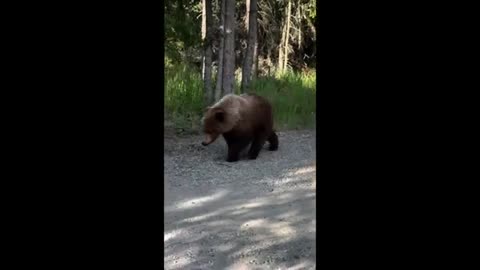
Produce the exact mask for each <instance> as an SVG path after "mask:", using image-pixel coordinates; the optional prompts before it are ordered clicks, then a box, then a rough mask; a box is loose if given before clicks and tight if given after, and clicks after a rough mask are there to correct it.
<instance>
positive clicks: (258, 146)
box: [248, 137, 266, 159]
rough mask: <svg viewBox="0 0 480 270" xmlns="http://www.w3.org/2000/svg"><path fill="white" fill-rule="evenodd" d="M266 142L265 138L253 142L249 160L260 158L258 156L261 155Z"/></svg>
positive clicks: (258, 138)
mask: <svg viewBox="0 0 480 270" xmlns="http://www.w3.org/2000/svg"><path fill="white" fill-rule="evenodd" d="M265 141H266V140H265V138H264V137H257V138H255V139H254V140H253V142H252V145H251V146H250V150H249V151H248V158H249V159H256V158H257V157H258V154H259V153H260V150H262V147H263V145H264V144H265Z"/></svg>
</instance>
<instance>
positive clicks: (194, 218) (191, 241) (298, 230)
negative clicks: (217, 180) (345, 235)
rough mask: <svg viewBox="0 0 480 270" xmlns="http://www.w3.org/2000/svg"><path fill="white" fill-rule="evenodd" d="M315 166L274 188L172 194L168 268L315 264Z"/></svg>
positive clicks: (167, 234) (167, 217)
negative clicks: (181, 195) (179, 195)
mask: <svg viewBox="0 0 480 270" xmlns="http://www.w3.org/2000/svg"><path fill="white" fill-rule="evenodd" d="M314 171H315V170H314V168H313V170H312V169H311V167H310V168H299V169H298V170H297V172H295V173H291V172H290V178H288V179H286V180H285V181H284V182H282V183H279V184H278V186H276V187H274V188H273V189H271V190H269V189H265V190H262V191H259V190H252V192H245V190H240V189H236V188H235V186H234V185H230V186H228V185H227V186H223V187H221V188H218V189H212V190H211V191H210V192H208V194H202V196H199V194H189V195H188V194H186V195H185V196H184V197H183V198H182V197H180V198H178V197H177V198H171V199H170V200H169V201H167V202H166V204H165V206H166V208H165V232H164V241H165V242H164V243H165V269H257V268H259V269H260V268H263V269H265V268H266V267H267V268H269V269H270V268H273V266H275V269H277V268H279V267H280V268H281V269H285V268H289V269H309V268H314V265H315V254H316V248H315V222H316V217H315V187H314V186H315V185H314V182H315V178H314V177H315V176H314V173H315V172H314ZM288 173H289V172H285V171H278V172H276V173H275V175H272V177H278V178H280V175H285V174H288ZM229 267H230V268H229ZM242 267H244V268H242ZM245 267H246V268H245Z"/></svg>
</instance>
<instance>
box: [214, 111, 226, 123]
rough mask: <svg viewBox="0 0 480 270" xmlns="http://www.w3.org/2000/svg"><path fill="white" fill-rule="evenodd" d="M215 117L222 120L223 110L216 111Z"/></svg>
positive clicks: (223, 117) (223, 118)
mask: <svg viewBox="0 0 480 270" xmlns="http://www.w3.org/2000/svg"><path fill="white" fill-rule="evenodd" d="M215 119H217V120H218V121H219V122H223V120H225V112H224V111H223V110H219V111H216V112H215Z"/></svg>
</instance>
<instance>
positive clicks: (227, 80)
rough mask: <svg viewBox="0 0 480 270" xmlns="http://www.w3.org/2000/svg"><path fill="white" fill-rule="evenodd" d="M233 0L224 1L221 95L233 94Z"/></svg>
mask: <svg viewBox="0 0 480 270" xmlns="http://www.w3.org/2000/svg"><path fill="white" fill-rule="evenodd" d="M234 38H235V0H225V45H224V46H225V47H224V55H223V83H222V88H223V93H224V94H233V92H234V91H233V90H234V82H235V39H234Z"/></svg>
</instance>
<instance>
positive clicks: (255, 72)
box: [252, 32, 258, 80]
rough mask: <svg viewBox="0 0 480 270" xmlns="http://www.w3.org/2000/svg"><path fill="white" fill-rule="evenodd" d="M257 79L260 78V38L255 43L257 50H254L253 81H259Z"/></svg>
mask: <svg viewBox="0 0 480 270" xmlns="http://www.w3.org/2000/svg"><path fill="white" fill-rule="evenodd" d="M257 34H258V32H257ZM257 77H258V37H257V40H256V41H255V48H253V69H252V80H255V79H257Z"/></svg>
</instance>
